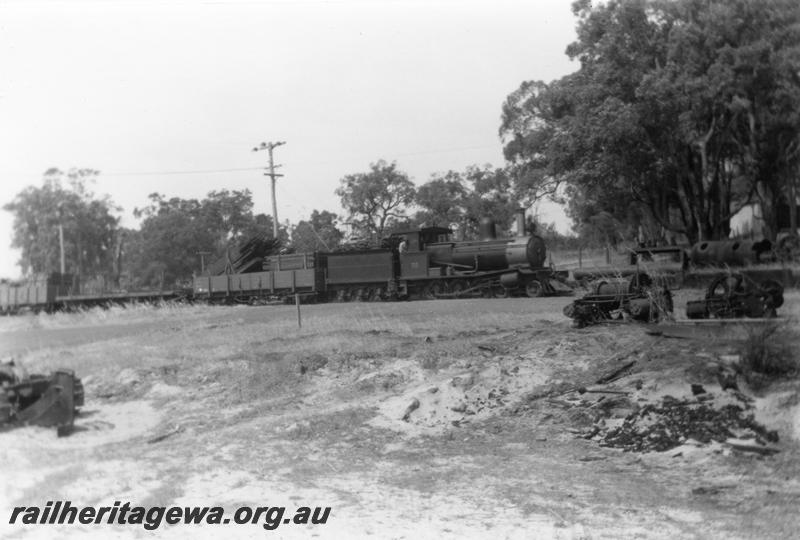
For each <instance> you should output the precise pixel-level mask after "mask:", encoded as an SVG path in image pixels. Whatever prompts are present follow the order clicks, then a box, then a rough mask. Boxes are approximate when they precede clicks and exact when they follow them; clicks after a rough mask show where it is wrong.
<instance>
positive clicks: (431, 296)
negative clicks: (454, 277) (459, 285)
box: [422, 281, 445, 300]
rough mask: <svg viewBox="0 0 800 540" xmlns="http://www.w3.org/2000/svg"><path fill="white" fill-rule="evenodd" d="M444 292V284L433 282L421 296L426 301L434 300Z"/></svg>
mask: <svg viewBox="0 0 800 540" xmlns="http://www.w3.org/2000/svg"><path fill="white" fill-rule="evenodd" d="M444 292H445V286H444V283H442V282H441V281H434V282H433V283H430V284H428V285H427V286H426V287H425V289H424V290H423V291H422V296H423V297H424V298H425V299H426V300H436V299H437V298H439V297H440V296H441V295H442V294H443V293H444Z"/></svg>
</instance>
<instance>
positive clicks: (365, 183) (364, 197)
mask: <svg viewBox="0 0 800 540" xmlns="http://www.w3.org/2000/svg"><path fill="white" fill-rule="evenodd" d="M340 183H341V185H340V187H339V188H337V189H336V195H338V196H339V198H340V200H341V204H342V207H343V208H344V209H345V210H346V211H347V213H348V223H349V224H350V225H352V226H353V227H354V229H355V230H356V231H357V232H358V233H360V234H366V235H369V236H371V237H374V239H375V240H380V239H382V238H383V236H384V233H385V231H386V227H387V225H389V224H390V221H391V220H398V219H402V218H404V217H405V209H406V207H407V206H408V205H410V204H411V203H413V202H414V194H415V190H414V184H413V183H412V182H411V180H409V178H408V175H407V174H406V173H404V172H402V171H399V170H397V164H396V163H394V162H392V163H391V164H388V163H386V162H385V161H383V160H379V161H378V162H377V163H372V164H371V165H370V172H368V173H358V174H349V175H347V176H345V177H344V178H342V179H341V180H340Z"/></svg>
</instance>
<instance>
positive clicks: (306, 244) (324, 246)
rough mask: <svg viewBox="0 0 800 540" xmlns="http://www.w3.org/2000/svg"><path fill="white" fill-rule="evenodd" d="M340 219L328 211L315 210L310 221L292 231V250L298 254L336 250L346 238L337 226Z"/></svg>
mask: <svg viewBox="0 0 800 540" xmlns="http://www.w3.org/2000/svg"><path fill="white" fill-rule="evenodd" d="M338 219H339V217H338V216H337V215H336V214H334V213H332V212H328V211H327V210H323V211H322V212H320V211H318V210H314V211H313V212H312V213H311V218H310V219H309V220H308V221H305V220H303V221H300V222H299V223H298V224H297V225H296V226H295V227H294V229H293V230H292V242H291V246H292V249H293V250H294V251H297V252H306V251H320V250H324V251H331V250H334V249H336V248H337V247H339V244H341V243H342V239H343V238H344V233H342V231H341V230H339V229H338V227H337V226H336V225H337V221H338Z"/></svg>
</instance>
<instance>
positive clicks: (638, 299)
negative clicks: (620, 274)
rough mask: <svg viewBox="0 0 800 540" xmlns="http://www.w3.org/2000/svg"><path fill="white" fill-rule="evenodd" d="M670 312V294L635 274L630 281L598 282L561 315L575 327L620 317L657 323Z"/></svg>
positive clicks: (647, 277)
mask: <svg viewBox="0 0 800 540" xmlns="http://www.w3.org/2000/svg"><path fill="white" fill-rule="evenodd" d="M670 313H672V293H671V292H670V291H669V289H668V288H667V287H665V286H663V285H656V284H654V283H653V281H652V280H651V279H650V277H649V276H648V275H647V274H644V273H637V274H634V275H633V276H632V277H631V278H630V279H629V280H625V279H617V280H608V281H598V282H596V283H595V284H594V285H593V287H592V292H590V293H589V294H587V295H585V296H584V297H583V298H579V299H577V300H575V301H574V302H572V303H571V304H568V305H567V306H566V307H565V308H564V315H566V316H567V317H569V318H571V319H572V320H573V321H574V323H575V325H576V326H578V327H582V326H587V325H589V324H595V323H599V322H603V321H608V320H613V319H620V318H623V317H627V318H630V319H634V320H637V321H642V322H656V321H659V320H661V319H662V318H664V317H665V316H668V314H670Z"/></svg>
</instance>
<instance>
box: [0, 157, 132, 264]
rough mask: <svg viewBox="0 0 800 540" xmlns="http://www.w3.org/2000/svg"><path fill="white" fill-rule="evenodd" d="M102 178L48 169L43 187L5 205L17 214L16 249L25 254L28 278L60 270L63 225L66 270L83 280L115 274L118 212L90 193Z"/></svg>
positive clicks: (80, 171)
mask: <svg viewBox="0 0 800 540" xmlns="http://www.w3.org/2000/svg"><path fill="white" fill-rule="evenodd" d="M98 174H99V172H98V171H95V170H92V169H71V170H70V171H68V172H66V173H65V172H63V171H61V170H59V169H56V168H51V169H48V170H47V171H46V172H45V174H44V179H43V184H42V186H40V187H29V188H26V189H24V190H23V191H21V192H20V193H18V194H17V196H16V197H15V198H14V200H13V201H12V202H10V203H8V204H6V205H5V206H4V207H3V209H4V210H6V211H8V212H11V213H12V214H13V215H14V225H13V227H14V236H13V239H12V245H13V246H14V247H16V248H19V249H20V250H21V251H22V256H21V258H20V260H19V265H20V267H21V268H22V271H23V273H24V274H39V273H49V272H55V271H58V270H59V269H60V249H59V225H61V227H62V229H63V235H64V258H65V270H66V272H68V273H73V274H77V275H78V276H81V275H96V274H108V273H112V272H113V261H114V251H115V246H116V233H117V227H118V222H119V220H118V219H117V218H116V217H114V216H113V215H112V212H114V211H119V208H117V207H115V206H114V204H113V202H112V201H111V200H110V199H109V198H108V197H102V198H96V197H95V195H94V194H93V193H92V192H91V191H90V190H89V188H88V184H90V183H92V182H94V180H95V179H96V177H97V176H98ZM65 181H66V184H67V187H65V186H64V183H65Z"/></svg>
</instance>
